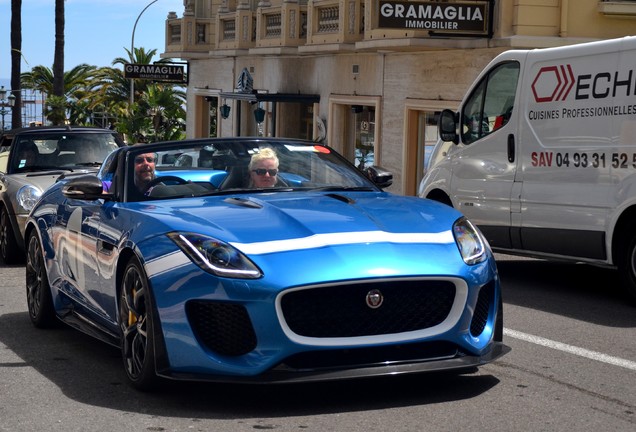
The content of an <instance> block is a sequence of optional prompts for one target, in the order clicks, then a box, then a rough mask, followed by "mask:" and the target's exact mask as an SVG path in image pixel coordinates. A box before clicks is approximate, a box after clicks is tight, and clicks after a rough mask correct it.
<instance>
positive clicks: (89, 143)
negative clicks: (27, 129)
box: [11, 132, 119, 173]
mask: <svg viewBox="0 0 636 432" xmlns="http://www.w3.org/2000/svg"><path fill="white" fill-rule="evenodd" d="M118 147H119V145H118V143H117V141H116V138H115V135H114V134H112V133H108V132H105V133H67V132H45V133H41V134H28V135H25V136H17V137H16V138H15V139H14V141H13V144H12V146H11V148H12V150H11V154H12V157H11V172H14V173H16V172H24V171H39V170H51V169H63V170H70V171H72V170H73V169H74V168H77V167H99V166H100V165H101V163H102V161H103V160H104V158H105V157H106V156H107V155H108V154H109V153H111V152H112V151H113V150H115V149H116V148H118Z"/></svg>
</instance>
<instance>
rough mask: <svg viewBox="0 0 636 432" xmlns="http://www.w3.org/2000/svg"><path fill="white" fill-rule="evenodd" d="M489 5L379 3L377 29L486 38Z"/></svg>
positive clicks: (475, 3) (477, 3) (488, 2)
mask: <svg viewBox="0 0 636 432" xmlns="http://www.w3.org/2000/svg"><path fill="white" fill-rule="evenodd" d="M489 8H490V1H483V2H479V1H474V2H456V3H438V2H431V1H429V2H426V1H424V2H405V1H382V0H381V1H380V14H379V19H378V27H380V28H398V29H406V30H429V31H432V32H440V33H446V32H451V33H463V34H474V35H488V29H489V25H488V18H489V16H490V11H489Z"/></svg>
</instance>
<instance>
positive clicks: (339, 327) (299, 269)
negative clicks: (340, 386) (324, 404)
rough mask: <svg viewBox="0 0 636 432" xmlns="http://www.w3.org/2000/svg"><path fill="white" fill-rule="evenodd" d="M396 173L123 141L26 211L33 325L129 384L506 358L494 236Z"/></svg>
mask: <svg viewBox="0 0 636 432" xmlns="http://www.w3.org/2000/svg"><path fill="white" fill-rule="evenodd" d="M391 182H392V175H391V174H390V173H389V172H387V171H385V170H382V169H381V168H379V167H374V166H372V167H367V168H364V171H363V170H361V169H359V168H356V167H355V166H354V165H353V164H351V163H349V162H348V161H347V160H346V159H345V158H343V157H342V156H340V155H339V154H337V153H336V152H335V151H334V150H333V149H331V148H330V147H328V146H325V145H321V144H316V143H312V142H305V141H298V140H289V139H265V138H263V139H260V138H220V139H197V140H185V141H178V142H163V143H155V144H140V145H135V146H129V147H121V148H119V149H117V150H115V151H114V152H113V153H111V154H110V155H109V156H108V157H107V158H106V159H105V161H104V163H103V164H102V166H101V168H100V171H99V172H98V173H97V174H96V175H95V174H91V175H86V174H84V175H79V176H66V177H65V178H61V179H60V180H59V181H58V182H57V183H56V184H55V185H53V186H52V187H50V188H49V189H47V191H45V193H44V194H43V196H42V198H41V199H40V200H39V202H38V203H37V204H36V205H35V207H34V208H33V210H32V211H31V214H30V216H29V218H28V220H27V224H26V230H25V239H26V245H27V265H26V288H27V301H28V310H29V315H30V318H31V320H32V322H33V324H34V325H35V326H36V327H41V328H43V327H49V326H53V325H56V324H57V323H58V322H59V321H60V320H61V321H62V322H64V323H66V324H68V325H70V326H72V327H74V328H77V329H79V330H81V331H83V332H85V333H87V334H89V335H92V336H95V337H97V338H99V339H101V340H103V341H105V342H107V343H110V344H113V345H115V346H117V347H120V348H121V353H122V357H123V363H124V369H125V371H126V375H127V377H128V379H129V380H130V381H131V383H132V384H133V385H134V386H135V387H137V388H139V389H151V388H153V387H154V386H156V385H157V384H159V383H160V381H161V379H162V378H170V379H179V380H208V381H239V382H278V383H280V382H299V381H316V380H335V379H345V378H346V379H348V378H356V377H369V376H377V375H385V374H400V373H414V372H424V371H440V370H457V371H461V372H465V371H471V370H475V367H477V366H480V365H483V364H486V363H488V362H491V361H493V360H495V359H497V358H498V357H500V356H502V355H503V354H505V353H506V352H508V351H509V348H508V347H507V346H506V345H504V344H503V343H502V334H503V318H502V303H501V287H500V280H499V276H498V273H497V268H496V264H495V261H494V258H493V255H492V253H491V251H490V249H489V247H488V244H487V243H486V241H485V240H484V238H483V237H482V235H481V234H480V232H479V231H478V230H477V229H476V228H475V226H474V225H473V224H471V223H470V222H469V221H468V220H466V219H465V218H464V217H463V216H462V214H460V213H459V212H457V211H456V210H453V209H452V208H451V207H448V206H445V205H443V204H439V203H436V202H433V201H429V200H425V199H420V198H416V197H405V196H397V195H393V194H391V193H388V192H385V191H383V190H382V188H386V187H387V186H389V185H390V184H391Z"/></svg>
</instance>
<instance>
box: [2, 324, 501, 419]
mask: <svg viewBox="0 0 636 432" xmlns="http://www.w3.org/2000/svg"><path fill="white" fill-rule="evenodd" d="M0 328H2V332H0V342H2V343H3V344H4V345H6V346H7V348H8V349H10V350H11V351H13V352H14V353H15V354H16V355H17V356H19V358H20V359H21V362H14V363H11V364H3V365H0V367H5V368H7V367H8V368H20V367H22V366H24V367H32V368H34V369H35V370H36V371H37V372H38V373H40V374H42V375H43V376H44V377H46V378H47V379H49V380H50V381H51V382H53V383H54V384H55V385H57V386H58V387H59V388H60V390H61V391H62V392H63V393H64V395H65V396H67V397H69V398H71V399H73V400H76V401H78V402H80V403H83V404H88V405H94V406H101V407H106V408H111V409H114V410H120V411H128V412H141V413H145V414H148V415H156V416H171V417H182V418H199V419H237V418H238V419H246V420H249V419H251V420H253V421H254V419H255V418H262V417H288V416H305V415H315V414H325V413H341V412H355V411H374V410H379V409H386V408H393V407H404V406H416V405H424V404H437V403H442V402H446V401H456V400H463V399H470V398H474V397H477V396H479V395H481V394H483V393H485V392H487V391H489V390H490V389H491V388H493V387H494V386H496V385H497V384H498V383H499V380H498V379H497V378H496V377H494V376H491V375H488V374H486V373H484V374H483V375H482V374H479V373H475V374H469V375H458V374H449V373H441V374H440V373H435V374H422V375H411V376H408V377H407V376H395V377H381V378H375V379H360V380H353V381H341V382H331V383H311V384H286V385H243V384H240V385H234V384H209V383H187V382H178V383H177V382H168V383H166V386H165V388H163V389H162V390H161V391H159V392H156V393H141V392H138V391H136V390H135V389H133V388H132V387H130V386H129V385H128V383H127V382H126V378H125V375H124V371H123V366H122V364H121V359H120V354H119V350H117V349H115V348H113V347H111V346H109V345H106V344H103V343H101V342H99V341H97V340H94V339H92V338H90V337H88V336H86V335H84V334H82V333H80V332H78V331H76V330H73V329H71V328H67V327H61V328H59V329H52V330H38V329H36V328H34V327H33V326H32V325H31V322H30V320H29V317H28V315H27V313H26V312H23V313H14V314H5V315H2V316H0Z"/></svg>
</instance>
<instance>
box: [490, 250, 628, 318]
mask: <svg viewBox="0 0 636 432" xmlns="http://www.w3.org/2000/svg"><path fill="white" fill-rule="evenodd" d="M497 267H498V269H499V275H500V277H501V283H502V287H503V288H502V290H503V296H504V303H510V304H513V305H517V306H523V307H527V308H532V309H536V310H541V311H544V312H549V313H553V314H557V315H562V316H566V317H570V318H573V319H577V320H581V321H584V322H590V323H594V324H599V325H603V326H609V327H626V328H627V327H636V304H635V303H634V302H632V301H630V299H629V298H628V297H627V295H626V294H625V293H624V292H623V291H622V289H621V287H620V283H619V279H618V274H617V272H616V271H615V270H611V269H606V268H599V267H594V266H590V265H587V264H575V263H564V262H555V261H543V260H532V259H525V258H519V259H515V258H511V257H508V256H507V257H506V259H498V260H497Z"/></svg>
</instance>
